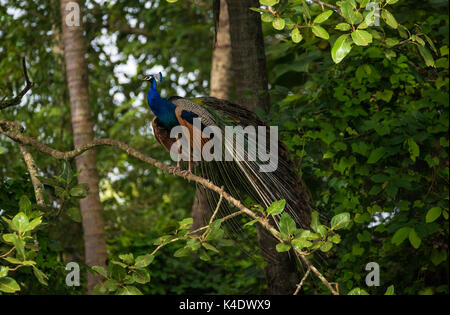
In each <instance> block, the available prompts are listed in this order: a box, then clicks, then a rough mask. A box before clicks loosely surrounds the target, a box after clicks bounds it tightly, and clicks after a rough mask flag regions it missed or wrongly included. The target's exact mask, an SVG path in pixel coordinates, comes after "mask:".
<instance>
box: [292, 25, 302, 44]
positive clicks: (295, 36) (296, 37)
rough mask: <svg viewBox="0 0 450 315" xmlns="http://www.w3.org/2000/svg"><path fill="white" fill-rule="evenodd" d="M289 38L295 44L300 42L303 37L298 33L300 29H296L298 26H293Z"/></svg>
mask: <svg viewBox="0 0 450 315" xmlns="http://www.w3.org/2000/svg"><path fill="white" fill-rule="evenodd" d="M291 38H292V41H293V42H294V43H296V44H298V43H300V42H301V41H302V39H303V36H302V34H301V33H300V31H299V30H298V28H296V27H295V28H294V29H293V30H292V32H291Z"/></svg>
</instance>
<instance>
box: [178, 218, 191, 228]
mask: <svg viewBox="0 0 450 315" xmlns="http://www.w3.org/2000/svg"><path fill="white" fill-rule="evenodd" d="M193 222H194V219H192V218H185V219H183V220H181V221H180V222H179V224H180V227H179V228H180V229H189V228H190V227H191V225H192V223H193Z"/></svg>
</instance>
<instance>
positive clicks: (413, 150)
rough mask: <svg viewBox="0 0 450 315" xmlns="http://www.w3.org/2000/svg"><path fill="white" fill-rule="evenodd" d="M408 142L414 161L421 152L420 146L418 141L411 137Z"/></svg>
mask: <svg viewBox="0 0 450 315" xmlns="http://www.w3.org/2000/svg"><path fill="white" fill-rule="evenodd" d="M407 144H408V151H409V154H410V155H411V160H413V162H415V161H416V158H417V157H418V156H419V154H420V149H419V146H418V145H417V143H416V142H415V141H414V139H413V138H409V139H408V140H407Z"/></svg>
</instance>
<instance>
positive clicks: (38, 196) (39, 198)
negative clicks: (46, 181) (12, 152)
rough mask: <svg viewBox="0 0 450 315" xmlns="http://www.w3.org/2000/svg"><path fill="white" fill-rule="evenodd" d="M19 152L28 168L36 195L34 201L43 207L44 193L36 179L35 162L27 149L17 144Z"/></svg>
mask: <svg viewBox="0 0 450 315" xmlns="http://www.w3.org/2000/svg"><path fill="white" fill-rule="evenodd" d="M19 148H20V152H22V155H23V159H24V160H25V163H26V165H27V168H28V172H29V173H30V177H31V182H32V183H33V188H34V195H35V196H36V203H37V204H38V206H41V207H44V206H45V203H44V194H43V193H42V184H41V181H40V180H39V179H38V177H37V176H38V172H37V167H36V164H35V163H34V160H33V156H32V155H31V153H30V152H29V151H28V149H27V148H26V147H25V146H24V145H22V144H19Z"/></svg>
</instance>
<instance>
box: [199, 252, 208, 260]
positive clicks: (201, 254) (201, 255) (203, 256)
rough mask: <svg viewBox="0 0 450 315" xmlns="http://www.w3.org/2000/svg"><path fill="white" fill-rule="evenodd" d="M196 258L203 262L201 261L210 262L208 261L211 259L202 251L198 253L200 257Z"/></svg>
mask: <svg viewBox="0 0 450 315" xmlns="http://www.w3.org/2000/svg"><path fill="white" fill-rule="evenodd" d="M198 257H199V258H200V259H201V260H203V261H210V260H211V257H209V255H208V253H207V252H205V251H204V250H202V251H201V252H200V255H199V256H198Z"/></svg>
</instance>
